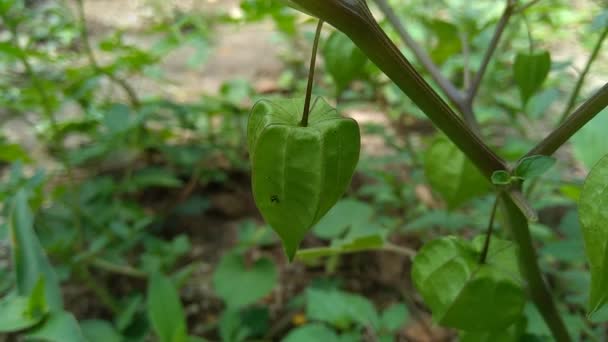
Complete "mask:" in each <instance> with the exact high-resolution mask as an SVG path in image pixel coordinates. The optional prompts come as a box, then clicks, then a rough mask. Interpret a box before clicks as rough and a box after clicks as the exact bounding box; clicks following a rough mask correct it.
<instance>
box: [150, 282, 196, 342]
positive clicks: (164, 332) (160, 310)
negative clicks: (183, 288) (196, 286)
mask: <svg viewBox="0 0 608 342" xmlns="http://www.w3.org/2000/svg"><path fill="white" fill-rule="evenodd" d="M147 296H148V303H147V310H148V317H149V318H150V322H151V323H152V327H153V328H154V332H155V333H156V336H158V339H159V340H160V341H161V342H185V341H186V335H187V334H186V316H185V314H184V308H183V307H182V303H181V300H180V298H179V294H178V292H177V289H176V288H175V286H174V285H173V282H172V281H171V279H169V278H168V277H166V276H164V275H162V274H159V273H156V274H153V275H152V276H150V279H149V280H148V294H147Z"/></svg>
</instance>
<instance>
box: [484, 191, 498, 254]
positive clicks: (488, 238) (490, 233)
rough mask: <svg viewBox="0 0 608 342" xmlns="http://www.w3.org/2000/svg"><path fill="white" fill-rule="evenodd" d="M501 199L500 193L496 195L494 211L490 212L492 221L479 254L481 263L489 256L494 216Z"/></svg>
mask: <svg viewBox="0 0 608 342" xmlns="http://www.w3.org/2000/svg"><path fill="white" fill-rule="evenodd" d="M499 199H500V194H498V195H497V196H496V199H494V204H493V205H492V211H491V212H490V222H489V223H488V230H487V231H486V239H485V241H484V243H483V249H482V250H481V255H480V256H479V263H480V264H485V263H486V259H487V258H488V251H489V250H490V240H492V233H493V232H494V218H495V217H496V208H498V201H499Z"/></svg>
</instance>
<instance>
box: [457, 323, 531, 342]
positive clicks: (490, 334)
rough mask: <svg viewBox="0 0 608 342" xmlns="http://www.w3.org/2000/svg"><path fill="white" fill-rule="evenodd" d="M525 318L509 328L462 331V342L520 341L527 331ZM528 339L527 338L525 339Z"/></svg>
mask: <svg viewBox="0 0 608 342" xmlns="http://www.w3.org/2000/svg"><path fill="white" fill-rule="evenodd" d="M525 328H526V325H525V319H523V317H522V319H520V320H518V321H517V322H516V323H514V324H512V325H511V326H510V327H509V328H507V329H502V330H498V331H483V332H466V331H465V332H462V333H461V334H460V339H459V340H460V342H520V341H523V340H524V339H522V335H523V333H524V332H525ZM525 341H527V340H525Z"/></svg>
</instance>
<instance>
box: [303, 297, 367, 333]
mask: <svg viewBox="0 0 608 342" xmlns="http://www.w3.org/2000/svg"><path fill="white" fill-rule="evenodd" d="M306 316H307V317H308V318H309V319H311V320H317V321H322V322H327V323H329V324H331V325H333V326H335V327H337V328H340V329H347V328H349V327H350V326H351V324H354V323H358V324H360V325H361V326H363V327H367V326H370V327H372V328H374V329H378V327H379V317H378V314H377V313H376V309H375V308H374V305H373V304H372V303H371V302H370V301H369V300H368V299H367V298H365V297H362V296H359V295H354V294H350V293H346V292H342V291H339V290H336V289H329V290H325V289H316V288H309V289H308V290H307V291H306Z"/></svg>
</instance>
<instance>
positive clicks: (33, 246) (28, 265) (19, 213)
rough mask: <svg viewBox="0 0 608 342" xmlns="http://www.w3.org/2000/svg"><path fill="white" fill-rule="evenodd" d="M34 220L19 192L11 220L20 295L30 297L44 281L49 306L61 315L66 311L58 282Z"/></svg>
mask: <svg viewBox="0 0 608 342" xmlns="http://www.w3.org/2000/svg"><path fill="white" fill-rule="evenodd" d="M33 220H34V218H33V216H32V212H31V211H30V207H29V204H28V200H27V195H26V193H25V190H19V191H18V192H17V194H16V195H15V198H14V201H13V206H12V210H11V214H10V218H9V231H10V235H11V239H10V241H11V244H12V246H11V247H12V250H13V265H14V269H15V273H16V278H17V292H18V293H19V295H21V296H29V295H31V294H32V291H33V290H34V289H35V287H36V285H37V283H38V282H39V281H40V278H43V279H44V285H45V298H46V301H47V303H48V306H49V308H50V309H51V311H58V310H61V309H62V308H63V300H62V298H61V291H60V289H59V281H58V279H57V275H56V274H55V270H54V269H53V267H52V266H51V264H50V262H49V260H48V258H47V256H46V254H45V252H44V250H43V249H42V246H41V245H40V241H39V240H38V237H37V236H36V233H35V232H34V221H33Z"/></svg>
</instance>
